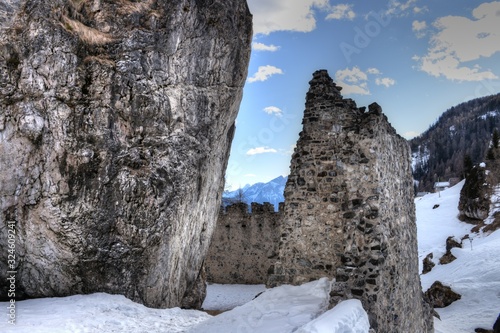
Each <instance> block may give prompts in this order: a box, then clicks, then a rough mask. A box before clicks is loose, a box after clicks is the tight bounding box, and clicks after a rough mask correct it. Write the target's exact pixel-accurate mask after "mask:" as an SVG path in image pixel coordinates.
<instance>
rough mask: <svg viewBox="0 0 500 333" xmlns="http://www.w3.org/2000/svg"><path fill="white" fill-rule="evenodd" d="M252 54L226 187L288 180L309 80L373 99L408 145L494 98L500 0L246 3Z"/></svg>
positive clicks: (499, 76)
mask: <svg viewBox="0 0 500 333" xmlns="http://www.w3.org/2000/svg"><path fill="white" fill-rule="evenodd" d="M248 4H249V7H250V11H251V12H252V14H253V16H254V18H253V19H254V37H253V44H252V56H251V60H250V66H249V71H248V78H247V82H246V84H245V89H244V96H243V101H242V103H241V107H240V112H239V115H238V118H237V123H236V135H235V138H234V141H233V145H232V149H231V156H230V159H229V165H228V169H227V171H226V189H230V190H235V189H237V188H239V187H243V186H244V185H245V184H254V183H257V182H267V181H269V180H271V179H273V178H275V177H277V176H279V175H287V174H288V172H289V164H290V158H291V154H292V152H293V148H294V145H295V143H296V141H297V138H298V133H299V132H300V130H301V127H302V126H301V121H302V115H303V112H304V103H305V95H306V92H307V89H308V86H309V84H308V82H309V80H310V79H311V78H312V73H313V72H314V71H315V70H318V69H327V70H328V72H329V74H330V76H331V77H332V78H333V79H334V81H335V82H336V83H337V84H338V85H340V86H342V87H343V88H344V89H343V90H342V94H343V96H344V98H352V99H354V100H355V101H356V103H357V105H358V106H367V105H369V104H370V103H372V102H377V103H378V104H380V105H381V106H382V109H383V111H384V113H385V114H386V115H387V117H388V118H389V121H390V122H391V123H392V125H393V126H394V127H395V128H396V130H397V131H398V133H399V134H401V135H402V136H404V137H406V138H412V137H414V136H416V135H418V134H420V133H422V132H423V131H425V130H426V129H427V128H428V127H429V126H430V125H431V124H432V123H433V122H435V121H436V120H437V118H438V117H439V115H440V114H441V113H443V112H444V111H446V110H447V109H448V108H450V107H452V106H454V105H456V104H459V103H461V102H464V101H466V100H470V99H473V98H477V97H481V96H486V95H491V94H494V93H498V92H500V2H498V1H496V2H491V1H489V2H483V1H470V0H468V1H464V0H453V1H451V0H446V1H445V0H434V1H430V0H401V1H394V0H391V1H361V0H359V1H342V2H339V1H333V0H248Z"/></svg>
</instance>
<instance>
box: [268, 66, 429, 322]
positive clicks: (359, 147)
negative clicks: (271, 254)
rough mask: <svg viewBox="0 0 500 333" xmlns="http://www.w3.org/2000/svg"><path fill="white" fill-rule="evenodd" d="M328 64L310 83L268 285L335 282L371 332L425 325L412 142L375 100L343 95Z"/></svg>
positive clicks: (338, 296) (338, 295)
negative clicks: (363, 313) (360, 103)
mask: <svg viewBox="0 0 500 333" xmlns="http://www.w3.org/2000/svg"><path fill="white" fill-rule="evenodd" d="M340 90H341V88H340V87H337V86H336V85H335V83H334V82H333V81H332V79H331V78H330V77H329V76H328V73H327V72H326V71H325V70H321V71H317V72H315V73H314V75H313V79H312V80H311V82H310V89H309V92H308V93H307V98H306V109H305V112H304V118H303V122H302V123H303V130H302V132H301V133H300V135H299V140H298V142H297V146H296V148H295V152H294V154H293V156H292V161H291V166H290V176H289V177H288V182H287V184H286V187H285V205H284V217H283V222H282V231H281V241H280V245H279V255H278V261H277V262H276V263H275V267H274V272H273V274H272V275H271V276H270V278H269V282H268V284H269V285H271V286H274V285H277V284H282V283H292V284H300V283H303V282H308V281H310V280H314V279H318V278H320V277H324V276H327V277H331V278H335V279H336V283H335V284H334V289H333V290H332V293H331V296H332V299H331V301H332V305H334V304H336V303H337V302H339V301H340V300H343V299H349V298H358V299H360V300H361V301H362V303H363V306H364V308H365V309H366V310H367V312H368V314H369V317H370V324H371V326H372V328H373V329H375V330H376V331H377V332H431V331H432V319H431V314H430V307H428V305H427V304H426V303H425V302H424V300H423V295H422V290H421V286H420V278H419V272H418V253H417V230H416V223H415V205H414V202H413V192H412V191H413V185H412V176H411V168H410V165H411V161H410V148H409V145H408V143H407V142H406V140H404V139H403V138H402V137H400V136H399V135H397V134H396V132H395V130H394V129H393V128H392V126H391V125H390V124H389V122H388V121H387V118H386V117H385V115H384V114H383V113H382V110H381V108H380V106H378V105H377V104H376V103H373V104H372V105H370V106H369V110H368V111H365V109H364V108H357V107H356V104H355V103H354V101H353V100H351V99H344V98H343V97H342V95H341V94H340Z"/></svg>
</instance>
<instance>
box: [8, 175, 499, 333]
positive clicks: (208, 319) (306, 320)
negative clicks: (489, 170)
mask: <svg viewBox="0 0 500 333" xmlns="http://www.w3.org/2000/svg"><path fill="white" fill-rule="evenodd" d="M462 186H463V183H460V184H458V185H456V186H455V187H452V188H450V189H448V190H445V191H443V192H441V193H440V194H428V195H426V196H424V197H422V198H418V199H416V207H417V227H418V240H419V248H418V249H419V257H420V262H421V261H422V259H423V258H424V257H425V256H426V255H427V254H428V253H430V252H432V253H433V254H434V259H433V260H434V262H435V263H436V266H435V267H434V268H433V269H432V271H431V272H429V273H427V274H425V275H422V276H421V279H422V286H423V289H424V290H426V289H427V288H428V287H429V286H430V285H431V284H432V283H433V282H434V281H436V280H439V281H441V282H443V283H444V284H446V285H449V286H451V288H452V289H453V290H454V291H456V292H458V293H459V294H461V295H462V299H461V300H459V301H456V302H454V303H453V304H451V305H450V306H448V307H446V308H443V309H437V312H438V313H439V314H440V316H441V320H438V319H435V321H434V323H435V330H436V333H465V332H467V333H469V332H473V331H474V329H475V328H476V327H483V328H490V329H491V327H492V325H493V323H494V322H495V320H496V317H497V316H498V312H499V311H500V256H499V254H500V230H499V231H496V232H494V233H492V234H489V235H486V234H479V235H473V234H471V233H470V229H471V228H472V225H469V224H466V223H463V222H460V221H459V220H458V219H457V215H458V209H457V206H458V199H459V194H460V189H461V187H462ZM497 194H498V193H497ZM495 198H498V201H500V194H499V195H497V196H495ZM494 200H496V199H494ZM436 205H439V207H436V208H434V207H435V206H436ZM492 207H495V208H496V209H498V205H496V204H495V203H494V204H492ZM466 234H470V235H471V236H472V238H473V241H472V244H471V243H470V242H469V241H468V240H465V241H464V246H463V248H461V249H459V248H455V249H453V250H452V253H453V255H454V256H455V257H457V260H455V261H453V262H452V263H450V264H447V265H439V264H438V262H439V258H440V257H441V256H442V255H443V254H444V253H445V243H446V238H447V237H448V236H455V237H456V238H457V239H461V238H462V237H463V236H464V235H466ZM471 245H472V247H471ZM330 287H331V285H330V281H328V280H327V279H321V280H318V281H313V282H310V283H307V284H304V285H302V286H296V287H292V286H281V287H278V288H274V289H268V290H266V289H265V287H264V286H263V285H257V286H241V285H209V287H208V295H207V299H206V300H205V302H204V304H203V307H204V308H205V309H206V310H228V309H232V308H234V309H233V310H231V311H227V312H224V313H222V314H220V315H218V316H215V317H212V316H210V315H208V314H206V313H205V312H202V311H194V310H181V309H179V308H174V309H164V310H160V309H150V308H146V307H144V306H143V305H140V304H137V303H134V302H132V301H130V300H128V299H126V298H125V297H123V296H119V295H109V294H103V293H98V294H92V295H77V296H69V297H63V298H45V299H35V300H28V301H21V302H16V315H17V318H16V319H17V321H16V325H15V326H14V325H9V324H7V320H8V310H7V306H8V303H5V302H4V303H0V309H4V310H3V311H4V314H5V315H4V316H3V317H0V318H3V320H4V323H1V324H0V331H1V332H5V333H49V332H50V333H63V332H64V333H67V332H75V333H94V332H96V333H97V332H99V333H101V332H104V333H107V332H127V333H143V332H148V333H156V332H158V333H159V332H162V333H176V332H192V333H196V332H203V333H209V332H217V333H226V332H228V333H229V332H231V333H234V332H238V333H240V332H241V333H246V332H252V333H254V332H259V333H261V332H273V333H275V332H292V331H293V332H298V333H307V332H309V333H313V332H314V333H326V332H329V333H334V332H337V333H338V332H342V333H366V332H368V318H367V315H366V312H365V311H364V310H363V308H362V307H361V303H360V302H359V301H356V300H349V301H346V302H342V303H340V304H339V305H337V306H336V307H335V308H333V309H331V310H329V311H326V307H327V303H328V298H329V292H330ZM263 291H264V293H262V294H261V295H259V296H258V297H257V298H255V296H256V295H257V294H259V293H261V292H263ZM254 298H255V299H254ZM325 311H326V312H325Z"/></svg>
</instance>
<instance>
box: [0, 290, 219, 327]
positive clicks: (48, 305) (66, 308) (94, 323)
mask: <svg viewBox="0 0 500 333" xmlns="http://www.w3.org/2000/svg"><path fill="white" fill-rule="evenodd" d="M0 309H4V310H2V311H4V313H5V315H2V316H1V317H0V318H2V319H1V320H2V321H3V322H2V323H1V324H0V332H2V333H69V332H71V333H97V332H103V333H115V332H116V333H123V332H127V333H139V332H140V333H142V332H149V333H176V332H187V331H188V330H189V328H190V327H192V326H193V325H196V324H197V323H199V322H201V321H204V320H207V319H208V318H210V316H209V315H208V314H206V313H205V312H201V311H194V310H181V309H179V308H174V309H166V310H159V309H150V308H147V307H145V306H143V305H141V304H137V303H134V302H132V301H131V300H129V299H127V298H125V297H124V296H120V295H109V294H104V293H97V294H91V295H76V296H68V297H57V298H41V299H33V300H27V301H20V302H16V312H17V313H16V315H17V320H16V324H15V325H10V324H7V310H6V309H7V303H0Z"/></svg>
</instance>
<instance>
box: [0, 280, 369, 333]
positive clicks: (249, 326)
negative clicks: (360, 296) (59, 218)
mask: <svg viewBox="0 0 500 333" xmlns="http://www.w3.org/2000/svg"><path fill="white" fill-rule="evenodd" d="M217 289H219V290H218V291H217ZM222 289H223V288H222V287H217V286H215V288H209V296H208V299H207V300H206V302H205V303H204V304H208V307H212V308H213V309H223V308H225V307H227V305H228V304H229V303H230V304H233V305H234V304H237V303H241V302H243V303H244V304H243V305H241V306H237V307H236V308H234V309H233V310H231V311H227V312H224V313H222V314H220V315H218V316H214V317H212V316H210V315H208V314H206V313H205V312H202V311H194V310H181V309H179V308H174V309H166V310H159V309H149V308H146V307H144V306H143V305H140V304H137V303H134V302H132V301H130V300H128V299H126V298H125V297H123V296H118V295H108V294H104V293H97V294H92V295H78V296H69V297H61V298H45V299H37V300H28V301H21V302H17V303H16V305H17V307H16V309H17V322H16V325H8V324H5V323H4V324H3V325H2V330H1V331H2V332H5V333H20V332H26V333H35V332H36V333H63V332H64V333H67V332H75V333H97V332H99V333H100V332H105V333H108V332H117V333H118V332H120V333H121V332H127V333H139V332H140V333H143V332H148V333H154V332H158V333H159V332H162V333H174V332H189V333H198V332H199V333H211V332H213V333H226V332H227V333H236V332H238V333H247V332H259V333H266V332H269V333H281V332H282V333H288V332H302V333H327V332H343V333H367V332H368V329H369V324H368V315H367V314H366V312H365V311H364V310H363V308H362V306H361V302H359V301H346V302H343V303H340V304H339V306H338V307H336V308H334V309H332V310H330V311H326V310H327V307H328V301H329V298H330V296H329V294H330V290H331V281H329V280H328V279H326V278H323V279H320V280H318V281H313V282H309V283H306V284H303V285H301V286H286V285H285V286H281V287H277V288H273V289H269V290H264V292H263V293H262V294H261V295H259V296H258V297H257V298H255V299H252V300H249V296H250V295H251V298H253V297H255V295H252V293H253V291H258V292H261V291H262V290H263V289H265V288H263V286H231V287H230V288H226V289H225V290H226V291H227V292H225V293H224V292H221V290H222ZM237 290H240V291H242V293H239V292H237ZM252 290H253V291H252ZM214 291H215V292H214ZM223 294H224V295H223ZM242 294H244V296H243V297H242ZM217 295H218V296H217ZM7 305H8V304H7V303H0V308H3V309H6V308H7ZM325 311H326V312H325ZM320 315H322V316H320ZM318 316H319V317H318ZM6 317H7V311H6V313H5V317H4V318H6ZM6 321H7V320H6ZM332 328H338V329H339V330H337V331H332ZM297 330H298V331H297Z"/></svg>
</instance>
